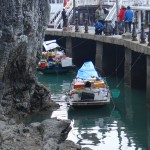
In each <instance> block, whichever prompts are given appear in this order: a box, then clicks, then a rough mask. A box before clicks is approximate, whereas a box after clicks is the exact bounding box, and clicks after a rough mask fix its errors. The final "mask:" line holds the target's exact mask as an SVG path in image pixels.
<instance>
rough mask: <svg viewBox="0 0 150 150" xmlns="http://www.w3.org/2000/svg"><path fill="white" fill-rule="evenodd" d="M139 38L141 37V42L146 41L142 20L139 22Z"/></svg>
mask: <svg viewBox="0 0 150 150" xmlns="http://www.w3.org/2000/svg"><path fill="white" fill-rule="evenodd" d="M140 38H141V41H140V43H141V44H144V43H146V41H145V39H146V35H145V32H144V23H143V22H142V23H141V35H140Z"/></svg>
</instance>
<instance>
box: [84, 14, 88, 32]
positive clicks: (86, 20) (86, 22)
mask: <svg viewBox="0 0 150 150" xmlns="http://www.w3.org/2000/svg"><path fill="white" fill-rule="evenodd" d="M84 28H85V32H84V33H88V18H87V15H86V17H85V24H84Z"/></svg>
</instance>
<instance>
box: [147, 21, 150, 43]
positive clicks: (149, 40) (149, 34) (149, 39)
mask: <svg viewBox="0 0 150 150" xmlns="http://www.w3.org/2000/svg"><path fill="white" fill-rule="evenodd" d="M148 26H149V32H148V45H147V46H150V23H149V25H148Z"/></svg>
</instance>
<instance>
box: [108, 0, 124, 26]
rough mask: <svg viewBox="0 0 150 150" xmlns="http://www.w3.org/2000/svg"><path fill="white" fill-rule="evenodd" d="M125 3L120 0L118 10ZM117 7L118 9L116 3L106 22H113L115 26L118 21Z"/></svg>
mask: <svg viewBox="0 0 150 150" xmlns="http://www.w3.org/2000/svg"><path fill="white" fill-rule="evenodd" d="M122 3H123V0H120V1H119V2H118V8H120V7H121V5H122ZM116 9H117V7H116V3H115V4H114V5H113V7H112V9H111V10H110V11H109V13H108V15H107V17H106V18H105V20H112V23H113V24H115V21H116V20H117V14H116V13H117V10H116Z"/></svg>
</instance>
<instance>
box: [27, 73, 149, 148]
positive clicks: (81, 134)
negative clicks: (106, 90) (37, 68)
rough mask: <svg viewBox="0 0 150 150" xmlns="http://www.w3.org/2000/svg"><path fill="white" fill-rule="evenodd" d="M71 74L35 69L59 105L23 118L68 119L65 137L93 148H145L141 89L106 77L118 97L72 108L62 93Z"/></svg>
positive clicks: (146, 136)
mask: <svg viewBox="0 0 150 150" xmlns="http://www.w3.org/2000/svg"><path fill="white" fill-rule="evenodd" d="M75 75H76V72H71V73H67V74H62V75H58V74H55V75H43V74H41V73H37V78H38V80H39V82H40V83H42V84H44V85H45V86H46V87H48V88H49V89H50V91H51V94H52V99H53V100H54V101H56V102H57V103H59V104H60V108H59V109H57V110H56V111H53V112H45V113H41V114H35V115H33V116H31V117H29V118H26V120H25V121H26V122H27V123H29V122H33V121H42V120H44V119H46V118H50V117H52V118H53V117H56V118H58V119H70V120H71V127H72V130H71V131H70V133H69V135H68V138H67V139H68V140H72V141H74V142H75V143H77V144H79V145H81V146H82V147H90V148H91V149H93V150H110V149H111V150H149V149H150V117H149V116H150V112H149V111H148V109H147V107H146V98H145V91H143V90H136V89H130V88H125V87H123V83H122V82H120V81H122V79H117V78H106V80H107V82H108V85H109V87H110V89H111V90H113V89H116V86H117V85H119V87H118V88H117V90H118V91H119V92H120V93H119V97H117V98H114V99H113V101H112V102H111V104H110V105H107V106H102V107H97V108H80V109H73V108H70V107H69V106H67V104H66V102H65V93H66V92H68V91H69V87H70V83H71V81H72V79H73V78H74V77H75ZM114 106H115V107H114Z"/></svg>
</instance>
